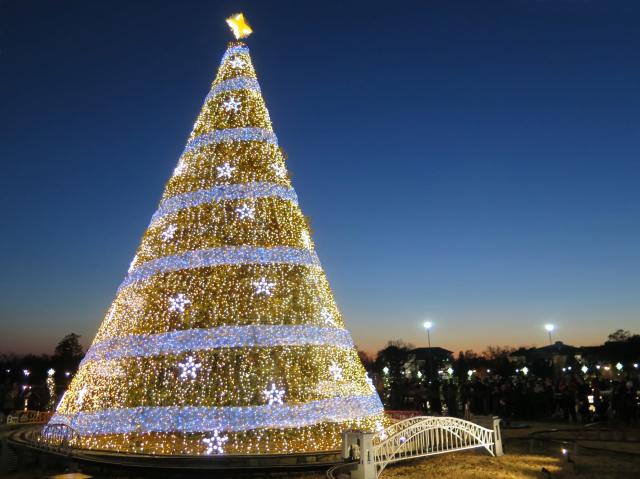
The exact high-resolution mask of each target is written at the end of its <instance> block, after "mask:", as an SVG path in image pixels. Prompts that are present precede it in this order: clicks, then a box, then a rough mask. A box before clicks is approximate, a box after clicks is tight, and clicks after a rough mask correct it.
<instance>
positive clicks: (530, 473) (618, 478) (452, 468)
mask: <svg viewBox="0 0 640 479" xmlns="http://www.w3.org/2000/svg"><path fill="white" fill-rule="evenodd" d="M531 426H532V427H531V428H527V429H514V430H504V431H503V438H504V449H505V455H504V456H502V457H491V456H489V455H488V454H487V453H486V452H485V451H483V450H476V451H465V452H460V453H454V454H443V455H440V456H432V457H429V458H423V459H416V460H413V461H404V462H400V463H397V464H395V465H391V466H389V467H387V468H386V469H385V470H384V471H383V473H382V475H381V479H427V478H437V479H445V478H451V479H472V478H474V479H475V478H492V479H516V478H546V477H550V478H558V479H560V478H578V479H580V478H582V479H604V478H607V479H632V478H640V451H639V450H638V447H639V446H638V443H622V442H615V443H614V442H603V443H600V442H596V441H587V442H585V443H584V444H585V446H592V447H598V448H602V447H604V448H612V449H617V450H619V451H629V452H635V453H636V454H637V455H635V456H632V455H621V454H616V453H606V452H596V451H584V450H581V451H580V454H578V455H577V456H576V455H574V454H573V453H570V457H571V459H572V460H573V461H574V463H575V466H574V464H572V463H569V462H567V458H566V457H564V456H563V455H562V452H561V447H562V446H561V445H560V444H555V443H546V442H538V443H536V446H535V449H534V451H533V453H532V452H530V450H529V441H528V440H526V439H525V438H526V437H527V436H528V434H529V433H531V432H532V431H533V430H536V429H550V428H553V427H559V428H566V427H567V425H566V424H564V425H563V424H549V423H546V424H532V425H531ZM561 436H562V437H563V438H569V437H570V436H571V435H570V434H562V435H561ZM574 467H575V469H574ZM543 468H544V469H546V470H547V471H548V472H549V473H550V475H548V474H546V473H544V472H542V469H543ZM307 477H309V476H307ZM321 477H323V476H320V475H318V476H317V478H318V479H320V478H321ZM314 479H315V478H314Z"/></svg>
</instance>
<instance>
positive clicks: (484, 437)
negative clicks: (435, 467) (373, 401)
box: [343, 416, 502, 479]
mask: <svg viewBox="0 0 640 479" xmlns="http://www.w3.org/2000/svg"><path fill="white" fill-rule="evenodd" d="M499 421H500V420H499V419H498V418H494V420H493V429H489V428H485V427H483V426H480V425H479V424H476V423H473V422H470V421H466V420H464V419H458V418H454V417H435V416H421V417H413V418H409V419H406V420H404V421H400V422H397V423H395V424H392V425H391V426H389V427H387V428H385V429H384V430H381V431H377V432H375V433H366V432H365V433H363V432H354V431H349V432H346V433H345V435H344V441H345V446H344V448H343V450H344V451H345V452H346V451H351V452H353V451H357V453H358V457H351V459H357V460H358V463H359V464H358V467H357V470H356V471H354V472H355V474H354V473H352V477H354V478H357V479H375V478H376V477H378V476H379V475H380V474H381V473H382V471H383V470H384V468H385V467H386V466H387V465H389V464H391V463H394V462H398V461H402V460H405V459H414V458H418V457H425V456H431V455H436V454H444V453H447V452H455V451H462V450H466V449H474V448H484V449H486V450H487V451H488V452H489V454H491V455H502V444H501V436H500V428H499ZM345 456H346V457H348V456H349V455H348V454H345Z"/></svg>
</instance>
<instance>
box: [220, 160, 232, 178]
mask: <svg viewBox="0 0 640 479" xmlns="http://www.w3.org/2000/svg"><path fill="white" fill-rule="evenodd" d="M216 170H218V178H231V173H233V170H235V168H234V167H233V166H231V165H230V164H229V162H226V163H224V164H223V165H222V166H216Z"/></svg>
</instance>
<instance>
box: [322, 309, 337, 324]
mask: <svg viewBox="0 0 640 479" xmlns="http://www.w3.org/2000/svg"><path fill="white" fill-rule="evenodd" d="M320 316H321V317H322V319H323V320H324V324H328V325H330V326H335V325H336V319H335V318H334V316H333V313H332V312H331V311H329V310H328V309H327V308H322V311H320Z"/></svg>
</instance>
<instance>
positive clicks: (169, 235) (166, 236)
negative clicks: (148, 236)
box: [160, 225, 178, 243]
mask: <svg viewBox="0 0 640 479" xmlns="http://www.w3.org/2000/svg"><path fill="white" fill-rule="evenodd" d="M176 231H178V227H177V226H176V225H169V226H168V227H167V229H165V230H164V231H163V232H162V234H161V235H160V236H162V241H164V242H165V243H166V242H167V241H170V240H172V239H173V235H175V234H176Z"/></svg>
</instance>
